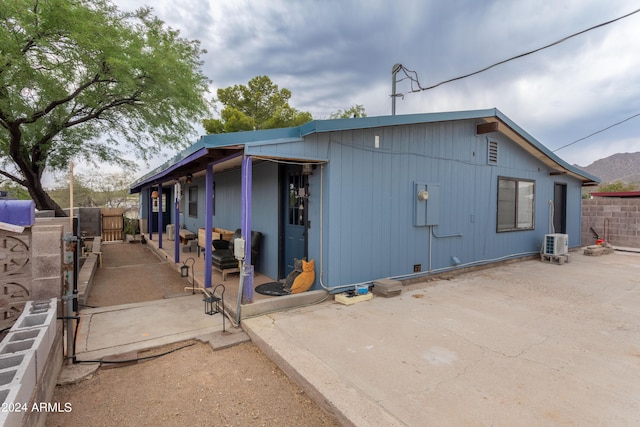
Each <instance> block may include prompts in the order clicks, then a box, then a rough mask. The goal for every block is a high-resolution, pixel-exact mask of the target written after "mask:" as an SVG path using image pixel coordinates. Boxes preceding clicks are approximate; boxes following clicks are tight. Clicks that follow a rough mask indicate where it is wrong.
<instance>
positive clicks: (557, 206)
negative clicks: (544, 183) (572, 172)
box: [553, 184, 567, 234]
mask: <svg viewBox="0 0 640 427" xmlns="http://www.w3.org/2000/svg"><path fill="white" fill-rule="evenodd" d="M553 229H554V230H555V232H556V233H562V234H565V233H566V232H567V185H566V184H555V185H554V188H553Z"/></svg>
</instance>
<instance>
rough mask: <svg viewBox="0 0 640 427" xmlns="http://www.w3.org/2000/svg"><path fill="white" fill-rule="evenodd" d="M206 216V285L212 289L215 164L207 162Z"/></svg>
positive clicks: (206, 287)
mask: <svg viewBox="0 0 640 427" xmlns="http://www.w3.org/2000/svg"><path fill="white" fill-rule="evenodd" d="M205 194H206V196H205V199H206V204H205V216H204V218H205V219H204V229H205V233H204V235H205V238H204V265H205V269H204V287H205V289H210V288H211V286H212V283H211V281H212V278H211V252H212V244H213V242H212V237H211V232H212V231H213V165H212V164H211V163H208V164H207V176H206V181H205Z"/></svg>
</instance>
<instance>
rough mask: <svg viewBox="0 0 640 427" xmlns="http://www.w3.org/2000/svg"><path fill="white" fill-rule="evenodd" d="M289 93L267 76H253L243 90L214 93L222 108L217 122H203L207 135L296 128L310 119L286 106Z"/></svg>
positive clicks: (306, 115) (309, 116) (305, 114)
mask: <svg viewBox="0 0 640 427" xmlns="http://www.w3.org/2000/svg"><path fill="white" fill-rule="evenodd" d="M290 98H291V91H289V90H288V89H286V88H283V89H279V88H278V85H277V84H275V83H273V82H272V81H271V79H270V78H269V77H268V76H256V77H254V78H252V79H251V80H249V83H248V84H247V86H244V85H235V86H229V87H227V88H224V89H218V101H220V102H221V103H222V104H223V105H224V108H223V109H222V112H221V113H220V116H221V118H220V119H206V120H203V122H202V124H203V126H204V128H205V130H206V131H207V133H225V132H238V131H245V130H257V129H273V128H280V127H291V126H298V125H301V124H304V123H307V122H309V121H311V120H313V118H312V117H311V114H310V113H308V112H303V111H298V110H296V109H295V108H292V107H291V106H290V105H289V99H290Z"/></svg>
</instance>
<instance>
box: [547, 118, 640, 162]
mask: <svg viewBox="0 0 640 427" xmlns="http://www.w3.org/2000/svg"><path fill="white" fill-rule="evenodd" d="M638 116H640V113H638V114H634V115H633V116H631V117H627V118H626V119H624V120H622V121H619V122H617V123H614V124H612V125H610V126H607V127H606V128H604V129H600V130H598V131H595V132H593V133H592V134H589V135H587V136H585V137H582V138H580V139H576V140H575V141H573V142H570V143H568V144H566V145H563V146H562V147H560V148H556V149H555V150H552V152H554V153H555V152H556V151H560V150H562V149H563V148H567V147H569V146H571V145H573V144H575V143H577V142H580V141H584V140H585V139H587V138H591V137H592V136H594V135H597V134H599V133H602V132H604V131H606V130H609V129H611V128H612V127H616V126H618V125H621V124H622V123H624V122H628V121H629V120H631V119H633V118H635V117H638Z"/></svg>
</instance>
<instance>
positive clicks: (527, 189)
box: [518, 181, 534, 228]
mask: <svg viewBox="0 0 640 427" xmlns="http://www.w3.org/2000/svg"><path fill="white" fill-rule="evenodd" d="M533 188H534V185H533V182H522V181H521V182H518V228H533V206H534V203H533V199H534V192H533Z"/></svg>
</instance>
